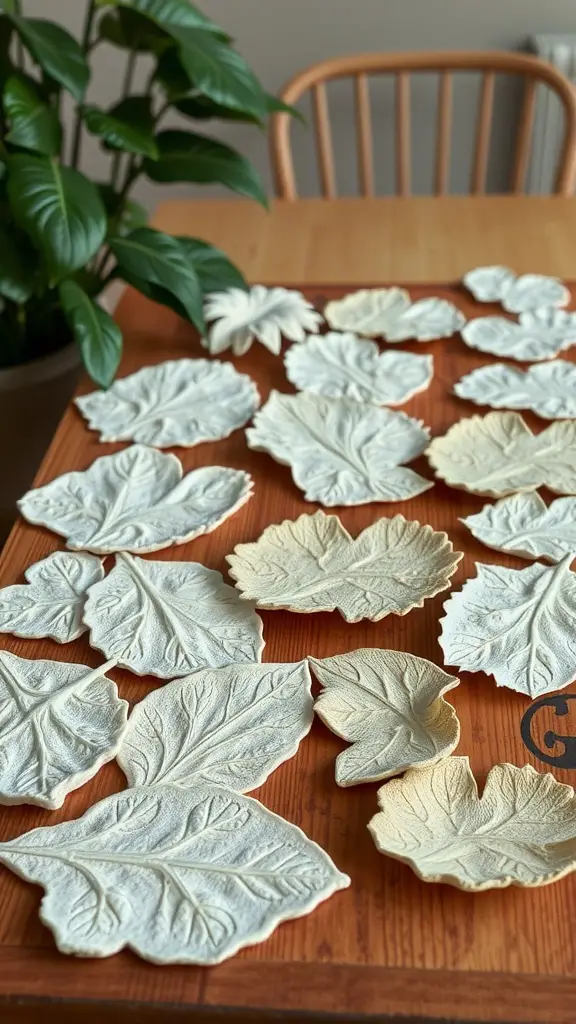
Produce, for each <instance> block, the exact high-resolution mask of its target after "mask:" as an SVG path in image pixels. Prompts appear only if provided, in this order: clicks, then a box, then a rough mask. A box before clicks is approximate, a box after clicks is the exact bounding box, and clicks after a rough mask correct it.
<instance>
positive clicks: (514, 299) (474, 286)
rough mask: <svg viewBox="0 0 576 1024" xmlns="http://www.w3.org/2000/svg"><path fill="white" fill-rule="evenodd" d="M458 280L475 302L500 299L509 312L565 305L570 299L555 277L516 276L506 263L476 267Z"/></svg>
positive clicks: (536, 275) (538, 275) (564, 287)
mask: <svg viewBox="0 0 576 1024" xmlns="http://www.w3.org/2000/svg"><path fill="white" fill-rule="evenodd" d="M462 280H463V283H464V284H465V286H466V288H467V289H468V291H470V292H472V295H473V296H474V298H475V299H476V300H477V301H478V302H500V303H501V304H502V306H503V307H504V309H506V310H507V311H508V312H509V313H524V312H526V311H527V310H532V309H539V308H541V307H546V306H567V305H568V303H569V302H570V292H569V291H568V289H567V288H566V286H565V285H563V284H562V282H561V281H559V280H558V278H557V277H544V276H543V275H542V274H522V275H521V276H520V277H517V275H516V274H515V273H514V271H513V270H509V269H508V267H476V269H475V270H470V271H469V273H467V274H465V275H464V277H463V279H462Z"/></svg>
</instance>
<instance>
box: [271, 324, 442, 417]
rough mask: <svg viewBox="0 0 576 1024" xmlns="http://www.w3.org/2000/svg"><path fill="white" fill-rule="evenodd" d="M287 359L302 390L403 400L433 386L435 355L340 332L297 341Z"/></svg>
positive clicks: (375, 402) (371, 399)
mask: <svg viewBox="0 0 576 1024" xmlns="http://www.w3.org/2000/svg"><path fill="white" fill-rule="evenodd" d="M284 365H285V366H286V376H287V377H288V380H289V381H291V383H292V384H294V386H295V387H297V388H298V389H299V390H300V391H313V392H314V393H315V394H317V395H325V396H326V397H327V398H351V399H353V401H355V402H370V403H372V404H373V405H402V403H403V402H407V401H408V399H409V398H412V396H413V395H416V394H417V393H418V392H419V391H423V390H424V389H425V388H427V387H428V385H429V384H430V381H431V380H432V376H433V373H434V364H433V360H432V356H415V355H412V353H411V352H380V349H379V348H378V346H377V345H376V344H375V343H374V342H373V341H360V340H359V339H358V338H357V337H356V335H355V334H338V333H337V332H330V333H329V334H323V335H321V336H319V337H317V338H309V339H308V340H307V341H306V342H305V344H304V345H292V347H291V348H289V349H288V351H287V353H286V355H285V357H284Z"/></svg>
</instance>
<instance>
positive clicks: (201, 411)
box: [76, 359, 260, 448]
mask: <svg viewBox="0 0 576 1024" xmlns="http://www.w3.org/2000/svg"><path fill="white" fill-rule="evenodd" d="M76 405H77V406H78V408H79V409H80V412H81V413H82V415H83V416H84V417H85V419H87V420H88V426H89V427H90V428H91V430H99V431H100V440H101V441H139V442H141V443H142V444H149V445H152V446H153V447H155V448H172V447H174V446H176V445H180V446H183V447H192V446H193V445H196V444H201V443H202V442H203V441H220V440H221V439H222V438H224V437H228V436H229V435H230V434H231V433H232V432H233V431H234V430H237V429H238V427H243V426H244V424H245V423H247V422H248V420H250V419H252V416H253V415H254V413H255V412H256V409H257V408H258V406H259V405H260V396H259V394H258V389H257V387H256V385H255V383H254V381H253V380H251V379H250V377H247V376H246V375H245V374H243V373H238V371H237V370H235V369H234V367H233V366H231V365H230V363H221V362H218V361H217V360H210V359H172V360H169V361H167V362H165V363H159V364H158V366H145V367H144V369H142V370H138V372H137V373H132V374H130V376H128V377H123V378H122V379H121V380H116V381H115V382H114V383H113V384H112V386H111V387H110V388H109V389H108V391H93V392H92V393H91V394H89V395H82V396H81V397H80V398H77V399H76Z"/></svg>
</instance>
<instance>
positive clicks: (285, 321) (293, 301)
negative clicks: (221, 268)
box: [202, 284, 322, 356]
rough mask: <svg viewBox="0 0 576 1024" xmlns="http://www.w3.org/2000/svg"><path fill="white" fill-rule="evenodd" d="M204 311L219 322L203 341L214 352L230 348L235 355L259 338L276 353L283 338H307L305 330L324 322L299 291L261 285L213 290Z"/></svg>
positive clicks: (209, 317)
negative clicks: (221, 290) (249, 287)
mask: <svg viewBox="0 0 576 1024" xmlns="http://www.w3.org/2000/svg"><path fill="white" fill-rule="evenodd" d="M204 312H205V315H206V319H207V320H216V321H217V322H216V323H214V324H213V325H212V327H211V328H210V331H209V334H208V337H207V338H206V339H205V340H204V341H203V342H202V344H203V345H204V347H205V348H207V349H208V350H209V351H210V353H211V355H219V353H220V352H224V351H225V350H226V349H229V348H231V349H232V352H233V353H234V355H235V356H243V355H244V353H245V352H247V351H248V349H249V348H250V347H251V345H252V342H253V341H254V340H256V341H260V342H262V344H263V345H265V346H266V348H268V349H270V351H271V352H273V354H274V355H275V356H277V355H279V354H280V349H281V347H282V337H285V338H289V339H290V341H304V338H305V337H306V331H311V332H312V333H315V332H316V331H318V330H319V328H320V324H321V323H322V317H321V315H320V313H317V312H316V311H315V309H314V307H313V305H312V303H311V302H308V301H307V300H306V299H305V298H304V296H303V295H302V294H301V293H300V292H296V291H288V289H286V288H265V287H264V286H263V285H261V284H255V285H254V287H253V288H251V289H250V290H249V291H247V292H245V291H243V289H242V288H229V289H228V291H226V292H214V293H213V294H212V295H209V296H208V299H207V300H206V304H205V307H204Z"/></svg>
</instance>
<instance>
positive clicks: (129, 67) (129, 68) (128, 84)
mask: <svg viewBox="0 0 576 1024" xmlns="http://www.w3.org/2000/svg"><path fill="white" fill-rule="evenodd" d="M137 59H138V54H137V53H136V52H135V51H132V52H131V54H130V56H129V57H128V62H127V64H126V70H125V72H124V81H123V83H122V96H123V98H124V99H125V98H126V96H128V95H129V94H130V90H131V89H132V84H133V82H134V72H135V70H136V61H137Z"/></svg>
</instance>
